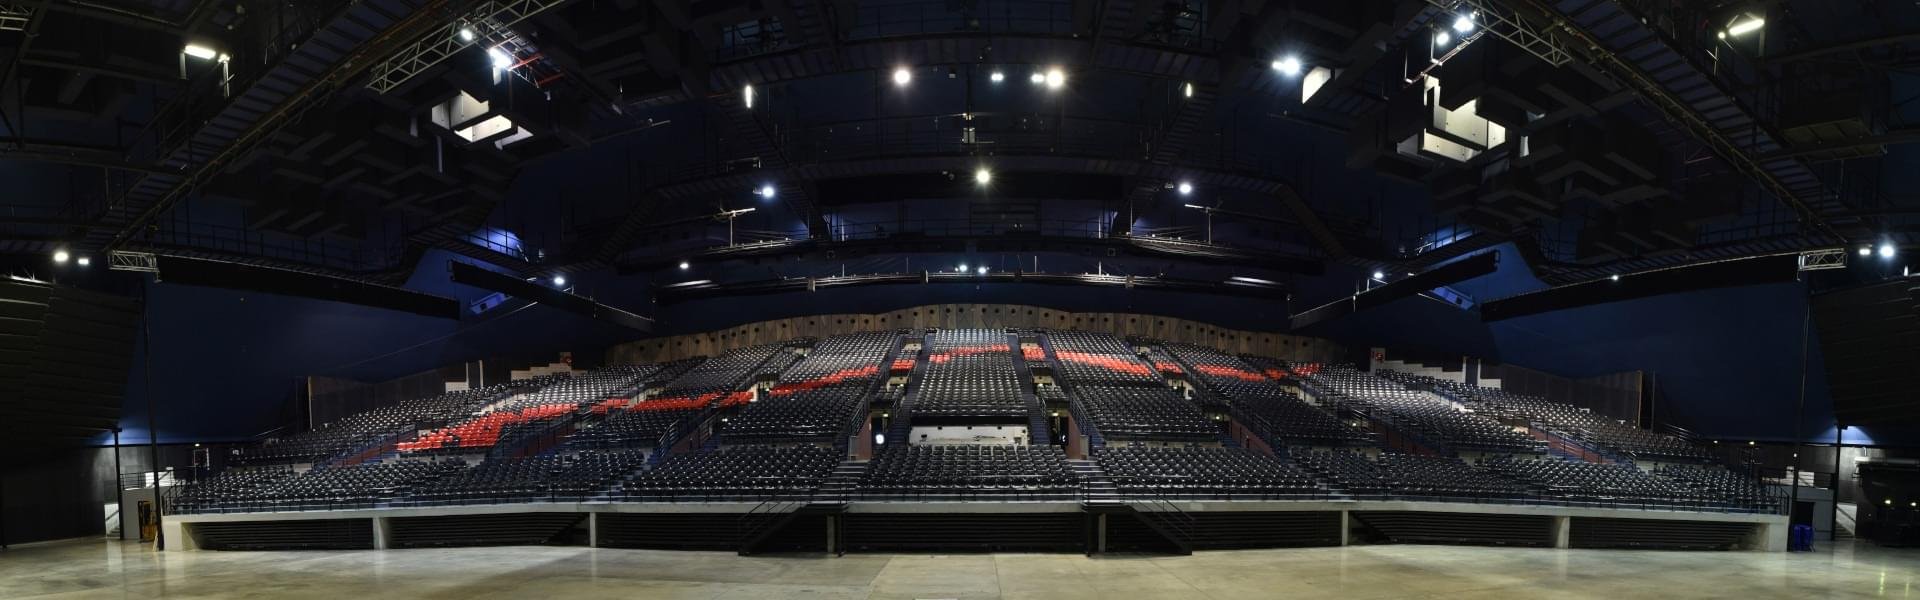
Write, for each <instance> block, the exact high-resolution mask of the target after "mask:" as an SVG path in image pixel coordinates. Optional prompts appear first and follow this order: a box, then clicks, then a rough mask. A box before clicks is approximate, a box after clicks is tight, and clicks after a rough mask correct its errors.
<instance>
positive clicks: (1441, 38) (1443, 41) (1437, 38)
mask: <svg viewBox="0 0 1920 600" xmlns="http://www.w3.org/2000/svg"><path fill="white" fill-rule="evenodd" d="M1451 41H1453V36H1451V35H1447V32H1445V31H1442V32H1439V33H1436V34H1433V45H1435V46H1445V45H1447V42H1451Z"/></svg>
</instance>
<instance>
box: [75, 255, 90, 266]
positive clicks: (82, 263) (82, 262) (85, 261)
mask: <svg viewBox="0 0 1920 600" xmlns="http://www.w3.org/2000/svg"><path fill="white" fill-rule="evenodd" d="M73 262H76V263H79V264H80V266H82V267H84V266H87V265H91V264H93V259H91V258H87V257H85V256H82V257H80V259H79V260H75V261H73Z"/></svg>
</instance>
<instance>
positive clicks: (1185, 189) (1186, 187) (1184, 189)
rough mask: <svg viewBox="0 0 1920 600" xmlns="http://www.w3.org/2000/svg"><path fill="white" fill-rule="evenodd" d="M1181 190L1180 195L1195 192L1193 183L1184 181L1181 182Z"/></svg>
mask: <svg viewBox="0 0 1920 600" xmlns="http://www.w3.org/2000/svg"><path fill="white" fill-rule="evenodd" d="M1179 190H1180V195H1182V196H1185V195H1187V194H1191V193H1193V184H1191V183H1187V182H1185V181H1182V182H1180V187H1179Z"/></svg>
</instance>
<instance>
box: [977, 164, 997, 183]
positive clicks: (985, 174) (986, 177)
mask: <svg viewBox="0 0 1920 600" xmlns="http://www.w3.org/2000/svg"><path fill="white" fill-rule="evenodd" d="M973 182H974V183H978V184H980V185H986V184H988V183H991V182H993V172H992V171H988V170H986V168H984V167H983V168H980V169H977V170H975V171H974V172H973Z"/></svg>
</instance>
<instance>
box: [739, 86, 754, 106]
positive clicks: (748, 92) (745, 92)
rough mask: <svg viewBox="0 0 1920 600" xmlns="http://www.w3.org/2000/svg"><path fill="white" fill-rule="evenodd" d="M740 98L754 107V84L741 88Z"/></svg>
mask: <svg viewBox="0 0 1920 600" xmlns="http://www.w3.org/2000/svg"><path fill="white" fill-rule="evenodd" d="M740 99H741V100H744V101H745V102H746V103H747V108H753V86H751V85H749V86H747V87H744V88H740Z"/></svg>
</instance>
